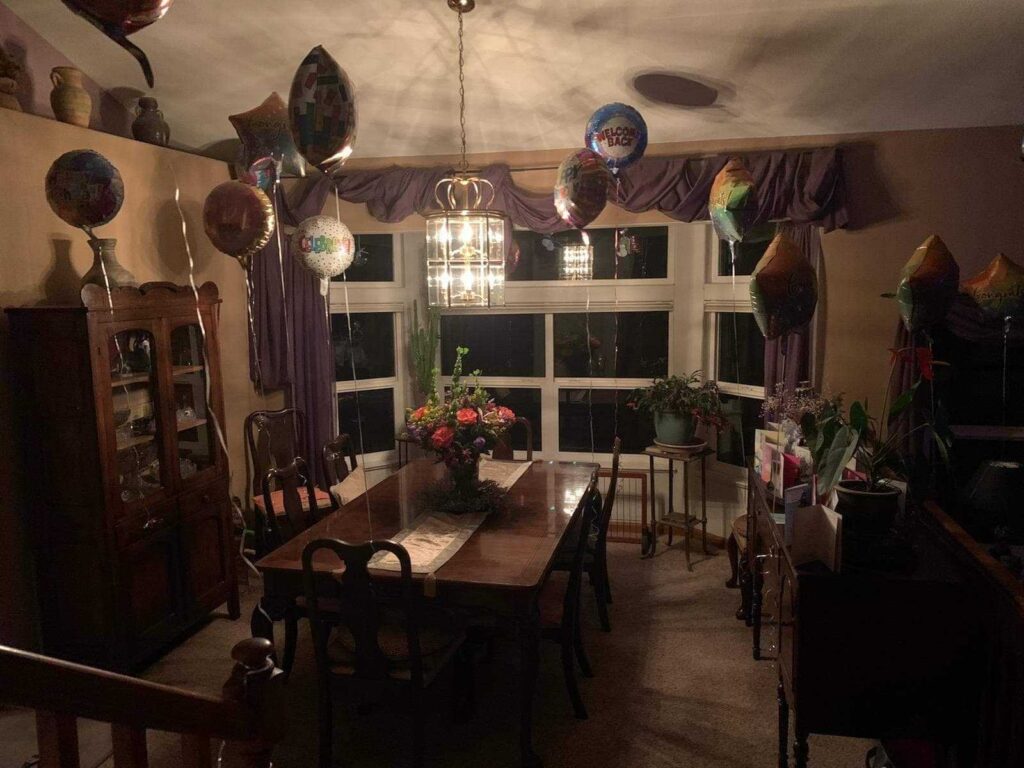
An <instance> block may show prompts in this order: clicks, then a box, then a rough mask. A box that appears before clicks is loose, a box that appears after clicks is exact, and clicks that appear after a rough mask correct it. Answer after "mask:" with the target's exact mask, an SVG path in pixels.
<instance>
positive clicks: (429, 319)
mask: <svg viewBox="0 0 1024 768" xmlns="http://www.w3.org/2000/svg"><path fill="white" fill-rule="evenodd" d="M412 321H413V327H412V330H411V332H410V333H409V356H410V357H411V358H412V360H411V362H412V373H413V382H414V386H415V387H416V390H417V393H416V394H417V395H418V396H419V398H422V399H426V398H427V397H429V396H430V394H431V393H432V392H433V391H434V390H433V387H434V386H435V384H436V381H437V369H436V368H435V367H434V358H435V357H436V356H437V342H438V339H439V338H440V323H441V315H440V313H439V312H438V310H437V308H436V307H430V308H429V309H427V316H426V318H425V322H424V323H423V324H422V325H420V322H419V311H418V308H417V303H416V302H415V301H414V302H413V303H412Z"/></svg>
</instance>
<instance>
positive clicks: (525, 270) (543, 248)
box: [505, 227, 668, 282]
mask: <svg viewBox="0 0 1024 768" xmlns="http://www.w3.org/2000/svg"><path fill="white" fill-rule="evenodd" d="M587 234H588V235H589V237H590V244H591V246H592V247H593V249H594V277H593V279H594V280H650V279H664V278H666V277H668V227H630V228H628V229H619V230H615V229H593V230H587ZM514 237H515V241H516V244H517V245H518V246H519V260H518V262H516V263H515V264H514V265H512V268H511V269H509V270H508V271H507V273H506V277H505V279H506V280H507V281H510V282H515V281H527V280H558V279H559V277H558V266H559V260H560V258H561V249H562V246H564V245H578V244H579V243H580V242H581V239H580V234H579V233H578V232H575V231H569V232H559V233H556V234H552V235H545V234H540V233H538V232H522V231H518V232H515V233H514Z"/></svg>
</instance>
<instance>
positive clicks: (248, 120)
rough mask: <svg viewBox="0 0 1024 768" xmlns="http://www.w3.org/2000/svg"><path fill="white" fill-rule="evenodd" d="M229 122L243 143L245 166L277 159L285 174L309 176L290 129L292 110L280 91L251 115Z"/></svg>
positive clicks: (250, 113) (233, 116)
mask: <svg viewBox="0 0 1024 768" xmlns="http://www.w3.org/2000/svg"><path fill="white" fill-rule="evenodd" d="M228 120H230V121H231V125H233V126H234V127H235V132H236V133H237V134H238V138H239V139H240V140H241V142H242V165H243V167H245V168H251V167H252V166H253V164H254V163H256V162H258V161H259V160H261V159H263V158H265V157H272V158H274V160H275V162H277V163H279V164H280V166H281V170H282V173H287V174H289V175H291V176H305V175H306V164H305V161H304V160H303V159H302V155H300V154H299V151H298V150H297V149H296V148H295V142H294V141H292V134H291V131H290V130H289V129H288V107H287V106H286V105H285V103H284V100H283V99H282V98H281V97H280V96H278V95H277V92H276V91H275V92H274V93H272V94H270V95H269V96H268V97H267V98H266V99H265V100H264V102H263V103H262V104H260V105H259V106H258V107H255V108H254V109H250V110H249V111H248V112H242V113H240V114H237V115H229V116H228Z"/></svg>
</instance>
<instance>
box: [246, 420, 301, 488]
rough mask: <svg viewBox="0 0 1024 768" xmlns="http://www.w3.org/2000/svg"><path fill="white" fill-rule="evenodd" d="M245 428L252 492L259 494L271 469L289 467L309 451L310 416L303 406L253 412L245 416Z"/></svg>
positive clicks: (248, 470) (247, 468)
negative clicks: (307, 423)
mask: <svg viewBox="0 0 1024 768" xmlns="http://www.w3.org/2000/svg"><path fill="white" fill-rule="evenodd" d="M244 429H245V461H246V472H247V473H249V477H250V478H251V483H252V485H251V488H250V493H251V495H253V496H256V495H257V494H259V493H260V490H261V487H262V483H263V478H264V476H265V475H266V474H267V470H268V469H273V468H275V467H284V466H287V465H288V464H290V463H291V461H292V459H294V458H295V457H296V456H303V454H304V453H305V445H306V415H305V414H304V413H303V412H302V410H301V409H299V408H282V409H281V410H279V411H253V412H252V413H250V414H249V415H248V416H246V417H245V428H244ZM249 482H250V481H249V480H247V481H246V484H247V485H248V483H249Z"/></svg>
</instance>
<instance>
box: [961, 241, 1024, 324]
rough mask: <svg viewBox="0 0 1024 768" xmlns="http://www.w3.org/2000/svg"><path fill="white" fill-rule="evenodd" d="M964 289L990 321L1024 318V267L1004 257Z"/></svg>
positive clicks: (967, 281) (997, 259) (993, 262)
mask: <svg viewBox="0 0 1024 768" xmlns="http://www.w3.org/2000/svg"><path fill="white" fill-rule="evenodd" d="M960 288H961V290H962V291H963V292H964V293H966V294H967V295H968V296H970V297H971V298H972V299H974V300H975V301H976V302H977V303H978V306H979V307H981V310H982V312H984V313H985V314H986V315H987V316H989V317H994V318H998V319H1000V320H1002V319H1004V318H1007V317H1021V316H1022V315H1024V267H1021V266H1020V265H1019V264H1017V263H1016V262H1014V261H1011V260H1010V259H1008V258H1007V257H1006V256H1004V255H1003V254H1001V253H1000V254H999V255H998V256H996V257H995V258H994V259H992V263H990V264H989V265H988V266H987V267H985V269H983V270H982V271H981V272H979V273H978V274H976V275H975V276H974V277H972V278H971V279H970V280H965V281H964V284H963V285H962V286H961V287H960Z"/></svg>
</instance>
